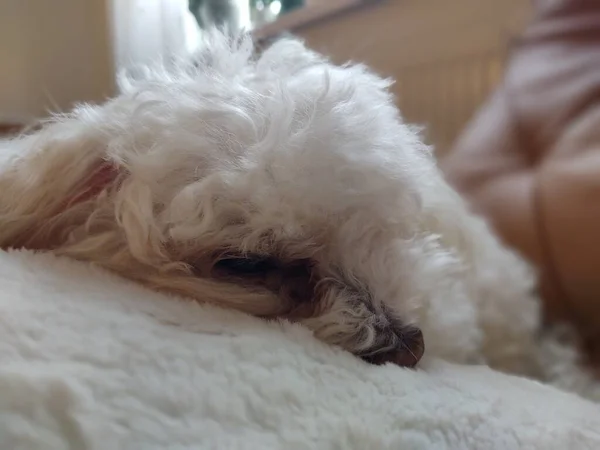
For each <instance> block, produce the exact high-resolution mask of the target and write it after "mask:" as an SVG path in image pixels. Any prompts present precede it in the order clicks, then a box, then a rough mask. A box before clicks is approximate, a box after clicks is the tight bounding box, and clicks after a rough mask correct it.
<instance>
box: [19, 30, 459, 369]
mask: <svg viewBox="0 0 600 450" xmlns="http://www.w3.org/2000/svg"><path fill="white" fill-rule="evenodd" d="M388 87H389V82H388V81H386V80H383V79H381V78H379V77H378V76H376V75H374V74H373V73H371V72H370V71H369V70H367V69H366V68H365V67H364V66H361V65H348V66H343V67H338V66H334V65H332V64H330V63H329V62H328V61H326V60H325V59H323V58H322V57H320V56H318V55H317V54H315V53H313V52H312V51H309V50H307V49H306V48H305V47H304V46H303V45H302V44H301V43H300V42H297V41H294V40H285V41H280V42H277V43H275V44H274V45H273V46H272V47H270V48H268V49H266V50H265V51H264V52H263V53H262V54H260V55H254V54H253V51H252V45H251V42H250V41H249V40H248V39H241V40H237V41H232V40H228V39H225V38H224V37H222V36H218V35H216V36H213V37H212V38H211V39H210V40H208V43H207V46H206V47H204V49H203V50H202V51H201V53H199V55H198V57H197V58H196V59H195V60H194V63H193V64H189V65H184V66H183V67H179V68H178V69H177V70H174V71H167V70H162V71H155V72H151V73H150V74H149V75H148V77H147V78H145V79H144V80H141V81H137V82H135V83H130V84H129V85H127V86H126V87H125V92H124V93H123V94H122V95H120V96H119V97H118V98H116V99H115V100H112V101H111V102H109V103H107V104H105V105H103V106H100V107H82V108H79V109H78V110H76V111H75V112H74V113H73V114H72V115H70V116H69V117H67V118H63V119H61V120H60V121H59V122H58V123H55V124H53V125H51V126H50V127H49V128H47V129H46V130H45V131H43V132H42V134H41V135H40V136H38V137H37V138H36V137H35V136H34V137H33V139H38V142H43V143H44V144H45V145H47V143H48V142H50V141H53V142H54V144H53V148H57V147H61V148H60V151H58V150H57V152H56V155H59V153H60V154H65V155H66V153H65V152H64V150H65V149H71V150H72V151H71V153H70V156H68V157H67V156H64V157H63V160H62V162H60V161H58V160H60V159H61V157H60V156H55V157H50V156H49V155H51V154H52V153H51V152H50V153H48V152H47V154H46V156H44V157H42V158H38V159H37V162H36V164H37V166H35V167H34V168H33V170H35V171H43V170H44V168H47V167H48V166H50V165H51V166H52V170H51V172H52V173H51V174H49V175H48V180H50V178H52V183H54V184H56V183H59V182H60V183H62V184H61V186H63V185H64V187H63V188H62V191H61V192H63V193H62V194H57V195H59V196H60V195H63V196H67V197H68V196H70V197H71V198H73V195H77V194H76V192H72V190H73V189H74V188H77V189H81V188H82V183H83V185H85V183H86V182H87V183H88V184H89V183H91V184H93V183H95V181H90V180H94V179H96V178H97V173H98V167H107V164H108V166H110V168H111V169H109V171H110V170H112V171H114V174H113V176H109V177H105V178H103V179H104V182H106V186H100V189H98V190H99V191H101V192H100V194H94V195H87V196H86V197H85V198H84V199H83V200H81V199H80V200H81V201H71V202H67V206H64V205H65V203H64V202H62V203H60V204H61V205H63V206H60V207H56V208H59V210H58V215H59V216H60V217H62V219H63V220H62V222H61V221H60V220H56V219H53V222H52V223H51V225H53V227H54V228H58V229H63V231H61V232H60V233H59V234H60V235H61V236H62V238H61V239H59V240H58V241H56V236H55V235H53V236H54V237H53V240H54V241H55V242H59V243H58V244H53V245H52V246H51V247H52V249H53V250H54V251H56V252H59V253H64V254H68V255H71V256H74V257H77V258H81V259H87V260H92V261H95V262H97V263H98V264H101V265H104V266H106V267H108V268H110V269H112V270H115V271H117V272H119V273H121V274H122V275H124V276H127V277H130V278H133V279H136V280H139V281H141V282H144V283H147V284H149V285H151V286H153V287H155V288H159V289H163V290H167V291H171V292H176V293H180V294H184V295H186V296H189V297H193V298H196V299H198V300H201V301H208V302H211V303H215V304H218V305H223V306H226V307H234V308H236V309H239V310H242V311H246V312H248V313H251V314H255V315H257V316H261V317H284V318H288V319H290V320H293V321H299V322H301V323H303V324H305V325H306V326H308V327H309V328H311V329H312V330H313V331H314V333H315V335H316V336H317V337H319V338H321V339H323V340H324V341H326V342H329V343H332V344H337V345H340V346H341V347H343V348H345V349H347V350H349V351H351V352H353V353H355V354H357V355H359V356H361V357H363V358H364V359H366V360H368V361H372V362H376V363H377V362H386V361H392V362H396V363H398V364H401V365H408V366H412V365H414V364H416V362H417V361H418V360H419V358H420V357H421V355H422V354H423V337H422V333H421V330H420V329H419V325H420V321H421V320H422V318H423V310H424V309H426V308H427V301H428V300H427V299H428V297H429V296H431V295H432V294H431V292H429V291H428V289H430V288H429V287H427V283H428V281H427V280H429V282H433V281H432V280H434V279H435V280H437V281H436V283H435V284H436V287H435V288H436V289H440V286H443V282H442V281H441V280H442V279H446V278H448V277H447V275H448V274H449V273H450V272H451V271H453V270H457V264H458V263H457V261H456V260H455V259H453V257H452V255H451V252H449V251H448V250H447V249H446V248H445V247H444V246H443V245H442V244H441V243H440V237H439V236H438V235H437V234H435V232H434V231H432V230H435V228H436V223H435V220H437V219H434V218H432V217H434V216H433V215H431V214H429V215H428V213H427V211H426V210H427V208H429V207H430V205H429V206H428V204H427V202H428V201H429V200H427V199H426V197H427V192H430V191H439V190H440V187H439V186H440V185H441V184H440V182H439V181H440V176H439V174H438V173H437V171H436V169H435V164H434V162H433V160H432V157H431V155H430V152H429V150H428V148H427V147H426V146H424V145H423V144H422V143H421V141H420V140H419V138H418V136H417V135H416V134H415V132H414V131H413V130H412V129H411V128H409V127H407V126H406V125H404V124H403V123H402V120H401V117H400V116H399V113H398V111H397V109H396V107H395V106H394V103H393V99H392V98H391V96H390V94H389V92H388ZM56 141H58V142H59V143H61V146H60V145H59V146H57V145H56ZM30 144H31V142H30ZM22 145H24V144H22ZM85 161H87V162H85ZM65 167H68V169H67V170H65ZM30 170H31V168H30ZM47 170H49V169H47ZM61 170H62V172H61ZM93 174H96V175H93ZM94 177H96V178H94ZM69 180H71V181H69ZM82 180H83V181H82ZM86 180H87V181H86ZM107 180H108V181H107ZM52 183H51V182H50V181H48V184H47V186H50V185H52ZM68 186H71V187H68ZM88 188H89V186H88ZM46 189H47V190H48V189H50V188H49V187H47V188H46ZM443 189H445V188H443ZM66 192H69V194H68V195H67V194H66ZM86 192H87V191H86ZM90 192H92V191H90ZM92 197H93V198H92ZM21 200H23V199H21ZM37 202H38V205H39V203H40V201H39V199H38V201H37ZM424 202H425V203H424ZM57 204H58V203H57ZM56 208H55V210H56ZM60 208H62V210H60ZM76 217H80V219H77V220H75V219H74V218H76ZM82 217H83V219H82ZM78 220H79V221H78ZM69 222H71V223H69ZM59 223H62V225H57V224H59ZM65 223H66V224H67V225H69V226H66V227H65ZM53 227H52V226H50V227H48V226H47V227H46V228H45V229H46V230H49V229H52V228H53ZM64 230H67V231H64ZM37 246H38V247H41V245H39V244H38V245H37ZM436 277H437V278H436ZM431 289H433V288H431ZM442 289H443V287H442ZM448 289H450V288H448Z"/></svg>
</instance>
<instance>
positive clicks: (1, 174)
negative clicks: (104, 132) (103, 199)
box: [0, 124, 119, 249]
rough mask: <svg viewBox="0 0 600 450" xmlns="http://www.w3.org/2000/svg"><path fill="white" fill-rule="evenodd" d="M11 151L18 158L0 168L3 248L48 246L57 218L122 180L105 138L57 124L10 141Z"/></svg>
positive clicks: (0, 165) (9, 147)
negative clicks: (109, 158)
mask: <svg viewBox="0 0 600 450" xmlns="http://www.w3.org/2000/svg"><path fill="white" fill-rule="evenodd" d="M6 149H7V151H10V152H11V154H12V155H13V157H12V159H8V160H7V161H6V162H4V163H2V164H0V248H6V247H30V248H33V249H37V247H40V246H41V247H44V245H42V242H41V241H43V240H44V239H45V238H42V234H46V235H47V234H51V230H50V229H49V228H51V227H50V225H51V223H52V218H54V217H56V216H58V215H60V214H61V213H63V212H64V211H65V210H66V209H68V208H70V207H71V206H73V205H74V204H77V203H83V202H85V201H86V200H88V199H89V198H90V197H91V196H94V195H97V194H98V193H99V192H100V191H102V190H104V189H106V188H107V187H108V186H109V185H110V184H111V183H113V182H115V181H116V180H117V179H118V178H119V168H118V167H117V166H115V165H114V164H112V165H111V164H109V163H108V162H107V161H106V159H105V145H104V143H103V142H102V139H101V137H100V136H98V135H93V134H90V133H87V132H86V131H85V130H83V131H81V132H78V131H77V130H75V131H74V132H73V131H67V132H66V130H65V129H64V128H62V127H60V124H54V125H50V126H48V127H46V128H44V129H43V130H41V131H38V132H36V133H34V134H32V135H28V136H22V137H20V138H17V139H14V140H12V141H9V142H8V144H6ZM3 150H4V148H3Z"/></svg>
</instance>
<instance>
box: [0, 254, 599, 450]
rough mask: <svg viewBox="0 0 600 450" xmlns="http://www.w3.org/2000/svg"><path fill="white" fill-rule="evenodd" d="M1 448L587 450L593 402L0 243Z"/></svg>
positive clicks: (594, 421) (595, 416)
mask: <svg viewBox="0 0 600 450" xmlns="http://www.w3.org/2000/svg"><path fill="white" fill-rule="evenodd" d="M0 286H1V289H0V290H1V292H0V448H1V449H11V450H18V449H27V450H33V449H42V448H43V449H46V450H50V449H67V448H70V449H164V448H170V449H184V448H195V449H197V448H215V449H216V448H218V449H270V448H274V449H277V448H285V449H295V448H298V449H315V448H324V449H342V448H343V449H388V448H389V449H445V448H452V449H463V448H473V449H517V448H528V449H544V450H550V449H561V450H562V449H565V448H576V449H578V450H579V449H588V448H589V449H598V448H600V412H599V411H598V408H597V406H596V405H594V404H592V403H589V402H587V401H585V400H582V399H579V398H578V397H575V396H573V395H570V394H565V393H562V392H559V391H557V390H555V389H553V388H550V387H546V386H543V385H541V384H538V383H535V382H533V381H528V380H525V379H520V378H516V377H511V376H507V375H502V374H499V373H495V372H492V371H490V370H489V369H487V368H484V367H461V366H453V365H449V364H446V363H442V362H436V361H425V362H424V364H423V368H422V369H420V370H409V369H401V368H398V367H395V366H383V367H375V366H369V365H367V364H366V363H363V362H362V361H360V360H358V359H357V358H354V357H353V356H351V355H350V354H347V353H345V352H343V351H340V350H338V349H335V348H331V347H328V346H327V345H325V344H323V343H321V342H319V341H317V340H316V339H314V338H313V337H312V336H311V335H310V333H309V332H308V331H306V330H304V329H302V328H300V327H298V326H294V325H290V324H287V323H265V322H263V321H261V320H258V319H255V318H252V317H249V316H245V315H242V314H238V313H233V312H229V311H224V310H219V309H216V308H211V307H207V306H200V305H198V304H195V303H193V302H190V301H186V300H181V299H176V298H170V297H167V296H164V295H161V294H158V293H154V292H150V291H147V290H145V289H143V288H141V287H138V286H136V285H134V284H131V283H129V282H126V281H124V280H121V279H119V278H117V277H115V276H113V275H110V274H107V273H105V272H102V271H100V270H97V269H94V268H92V267H89V266H87V265H85V264H81V263H77V262H73V261H68V260H63V259H57V258H55V257H52V256H50V255H34V254H32V253H26V252H12V253H4V252H0Z"/></svg>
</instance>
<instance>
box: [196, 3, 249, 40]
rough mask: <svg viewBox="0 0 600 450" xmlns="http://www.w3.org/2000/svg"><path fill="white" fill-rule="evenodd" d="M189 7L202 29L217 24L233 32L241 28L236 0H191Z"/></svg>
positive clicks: (218, 26)
mask: <svg viewBox="0 0 600 450" xmlns="http://www.w3.org/2000/svg"><path fill="white" fill-rule="evenodd" d="M188 8H189V10H190V12H191V13H192V14H193V15H194V17H195V18H196V22H198V26H199V27H200V28H201V29H207V28H210V27H213V26H216V27H217V28H220V29H227V30H229V31H230V32H232V33H233V32H236V31H237V30H238V28H239V20H238V8H237V6H236V4H235V2H234V0H189V3H188Z"/></svg>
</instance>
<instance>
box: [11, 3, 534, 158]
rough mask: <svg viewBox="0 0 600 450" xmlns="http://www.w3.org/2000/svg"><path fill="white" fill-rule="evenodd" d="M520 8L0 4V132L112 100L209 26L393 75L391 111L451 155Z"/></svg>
mask: <svg viewBox="0 0 600 450" xmlns="http://www.w3.org/2000/svg"><path fill="white" fill-rule="evenodd" d="M530 14H531V5H530V2H528V1H523V0H454V1H452V2H449V1H445V0H85V1H84V0H52V1H48V0H2V1H1V2H0V129H9V128H10V127H13V126H18V125H20V124H23V123H27V122H29V121H31V120H32V119H35V118H37V117H41V116H44V115H46V114H48V112H49V111H62V110H67V109H69V108H70V107H71V106H72V105H73V104H74V103H77V102H81V101H92V102H97V101H102V100H103V99H104V98H106V97H107V96H110V95H112V94H114V93H115V89H116V87H115V74H116V73H117V71H119V70H121V69H128V68H129V69H132V68H135V67H138V66H140V65H142V64H144V63H147V62H151V61H153V60H156V59H158V58H161V59H169V58H172V57H177V56H178V55H181V54H185V53H188V52H191V51H193V50H194V48H195V47H196V45H197V42H198V37H199V35H200V34H201V33H202V29H203V28H206V27H209V26H211V25H213V24H217V25H221V26H227V27H229V28H230V29H232V30H235V29H242V28H243V29H250V30H252V31H253V33H254V34H255V35H256V37H257V39H269V38H274V37H276V36H277V35H279V34H280V33H283V32H292V33H294V34H297V35H299V36H301V37H303V38H304V39H306V41H307V42H308V44H309V45H310V46H311V47H313V48H315V49H317V50H319V51H321V52H323V53H326V54H327V55H329V56H331V57H332V58H333V59H334V60H336V61H339V62H344V61H346V60H348V59H352V60H355V61H360V62H366V63H367V64H369V65H370V66H372V67H373V68H374V69H375V70H376V71H378V72H379V73H381V74H383V75H386V76H391V77H394V78H395V79H396V80H397V83H396V85H395V87H394V89H395V94H396V95H397V99H398V103H399V105H400V106H401V108H402V111H403V113H404V115H405V116H406V118H407V119H408V120H409V121H411V122H416V123H420V124H424V125H427V131H426V134H427V136H426V137H427V139H428V140H429V141H430V142H431V143H433V144H435V145H436V147H437V149H438V152H440V153H443V152H444V151H445V149H447V148H448V147H449V146H450V145H451V143H452V142H453V140H454V139H455V137H456V136H457V134H458V131H459V130H460V129H461V128H462V127H463V126H464V124H465V123H466V122H467V121H468V119H469V118H470V116H471V115H472V114H473V112H474V111H475V110H476V109H477V107H478V106H479V105H480V104H481V102H482V101H483V99H484V98H485V97H486V95H487V94H489V92H490V91H491V90H492V89H493V87H494V86H495V85H496V84H497V82H498V80H499V79H500V75H501V73H502V70H503V64H504V61H505V56H506V53H507V49H508V47H509V45H510V43H511V40H512V39H513V38H514V37H515V36H516V35H518V33H519V32H520V30H521V29H522V28H523V26H524V24H525V23H526V22H527V20H528V19H529V16H530Z"/></svg>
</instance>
